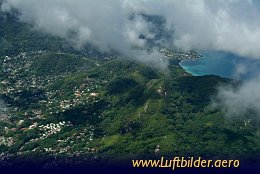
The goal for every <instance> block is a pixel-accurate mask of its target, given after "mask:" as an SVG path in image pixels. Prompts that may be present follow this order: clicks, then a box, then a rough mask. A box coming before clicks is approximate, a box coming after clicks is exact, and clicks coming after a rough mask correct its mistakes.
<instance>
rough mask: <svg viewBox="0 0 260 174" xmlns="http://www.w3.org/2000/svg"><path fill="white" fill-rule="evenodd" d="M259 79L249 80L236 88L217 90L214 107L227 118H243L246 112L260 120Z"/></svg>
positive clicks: (225, 87) (227, 87)
mask: <svg viewBox="0 0 260 174" xmlns="http://www.w3.org/2000/svg"><path fill="white" fill-rule="evenodd" d="M259 89H260V77H257V78H254V79H251V80H249V81H247V82H244V83H242V84H240V85H239V86H236V87H231V86H224V87H221V88H220V89H219V93H218V96H217V98H216V101H215V103H214V104H213V106H214V107H220V108H222V110H223V111H225V113H226V115H227V116H228V117H234V116H245V115H246V114H247V113H248V111H253V112H255V115H256V117H258V118H260V102H259V101H260V93H259Z"/></svg>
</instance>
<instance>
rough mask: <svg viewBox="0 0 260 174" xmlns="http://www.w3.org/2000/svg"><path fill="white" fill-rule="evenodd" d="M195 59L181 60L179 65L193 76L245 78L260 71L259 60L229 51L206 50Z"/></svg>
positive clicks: (251, 76)
mask: <svg viewBox="0 0 260 174" xmlns="http://www.w3.org/2000/svg"><path fill="white" fill-rule="evenodd" d="M201 54H202V55H203V57H202V58H201V59H197V60H183V61H182V62H181V63H180V65H181V67H182V68H183V69H185V70H186V71H187V72H189V73H191V74H192V75H194V76H204V75H218V76H220V77H226V78H235V79H241V80H247V79H250V78H253V77H254V76H255V74H256V72H260V61H259V60H253V59H248V58H243V57H240V56H237V55H234V54H231V53H226V52H216V51H210V52H209V51H207V52H201Z"/></svg>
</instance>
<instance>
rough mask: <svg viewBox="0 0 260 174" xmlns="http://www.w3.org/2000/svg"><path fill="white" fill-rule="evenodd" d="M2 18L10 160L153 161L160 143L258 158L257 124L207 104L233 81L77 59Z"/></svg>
mask: <svg viewBox="0 0 260 174" xmlns="http://www.w3.org/2000/svg"><path fill="white" fill-rule="evenodd" d="M0 16H1V17H0V57H1V62H0V70H1V72H0V81H1V84H0V96H1V101H3V102H2V103H3V104H1V108H2V109H1V110H0V111H1V112H0V114H1V117H0V154H1V153H2V154H3V155H4V156H5V157H6V156H7V157H8V159H9V162H13V161H15V159H23V160H25V161H26V160H30V159H40V160H42V161H44V162H48V161H45V160H46V159H48V158H50V159H52V160H53V158H52V157H55V159H56V160H58V159H65V158H68V157H71V158H72V159H74V158H75V160H79V158H80V160H82V159H83V158H81V157H84V158H85V159H92V158H94V159H97V158H98V159H103V158H105V159H106V158H115V159H117V158H132V157H136V158H138V157H150V156H154V155H155V153H154V150H155V148H156V146H157V145H160V154H161V155H165V156H171V155H175V156H181V155H186V156H204V157H225V158H227V157H234V156H235V157H248V156H253V157H255V156H257V155H256V154H259V152H260V139H259V138H260V137H259V136H260V134H259V123H258V122H257V120H251V119H248V118H246V117H241V118H235V119H232V120H231V119H228V118H227V117H225V113H223V112H222V111H221V110H220V109H219V110H218V109H214V110H213V109H212V108H211V107H210V104H211V101H212V100H213V99H214V97H215V95H216V89H217V87H218V86H219V85H221V84H227V83H230V80H228V79H222V78H220V77H217V76H204V77H193V76H191V75H190V74H188V73H186V72H185V71H184V70H183V69H182V68H181V67H180V66H178V63H176V62H179V61H180V60H178V59H176V58H172V59H171V61H170V62H171V64H170V65H169V73H164V72H160V71H159V70H156V69H153V68H151V67H149V66H146V65H142V64H139V63H137V62H132V61H128V60H124V59H120V58H115V57H107V58H106V59H101V58H98V59H97V56H93V57H92V56H86V55H88V54H78V51H75V50H74V51H71V50H70V49H66V48H70V47H69V46H68V47H63V46H64V45H66V44H68V43H66V41H64V40H61V39H59V38H54V37H51V36H47V37H46V35H45V34H41V33H38V32H35V31H31V30H30V29H28V26H26V25H25V24H23V23H21V22H18V21H17V20H16V19H14V18H13V17H11V16H9V17H8V16H6V15H3V14H1V15H0ZM2 110H3V111H2ZM249 114H251V113H249ZM56 162H57V161H56Z"/></svg>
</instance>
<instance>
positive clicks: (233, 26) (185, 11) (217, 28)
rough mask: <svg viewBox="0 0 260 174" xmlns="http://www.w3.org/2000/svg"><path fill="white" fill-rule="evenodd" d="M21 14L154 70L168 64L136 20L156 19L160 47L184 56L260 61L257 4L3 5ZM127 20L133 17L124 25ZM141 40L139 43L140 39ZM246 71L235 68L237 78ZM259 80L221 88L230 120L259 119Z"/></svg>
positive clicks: (65, 0) (49, 1) (180, 0)
mask: <svg viewBox="0 0 260 174" xmlns="http://www.w3.org/2000/svg"><path fill="white" fill-rule="evenodd" d="M12 7H14V8H17V9H19V10H20V12H21V17H20V18H21V20H22V21H24V22H27V23H31V24H33V25H34V27H35V28H36V29H39V30H42V31H45V32H48V33H51V34H53V35H57V36H60V37H65V38H66V37H67V36H68V33H69V32H70V31H72V30H73V31H76V32H77V33H78V36H77V37H76V38H74V40H72V41H73V42H74V44H75V45H77V46H78V47H80V46H81V45H83V44H84V43H91V44H93V45H95V46H97V47H99V48H100V50H103V51H110V50H113V51H116V52H118V53H119V54H121V55H122V56H123V57H127V58H132V59H136V60H139V61H141V62H144V63H148V64H150V65H154V66H157V67H159V68H166V67H167V62H166V61H165V60H164V59H163V57H162V55H160V54H159V53H158V51H157V50H156V49H151V50H152V51H150V52H149V51H147V41H148V40H149V39H153V38H154V37H155V35H154V34H155V33H153V32H151V31H152V29H153V28H154V27H155V25H154V24H153V23H151V22H148V21H147V20H145V19H144V18H143V17H142V16H141V15H140V14H141V13H142V14H147V15H160V16H162V17H164V18H165V20H166V24H165V26H164V28H165V30H166V31H173V32H171V33H170V36H171V37H170V38H168V40H167V41H166V40H160V41H158V42H159V43H162V44H165V45H167V46H177V47H179V48H181V49H184V50H189V49H198V50H215V51H226V52H231V53H234V54H238V55H240V56H243V57H247V58H253V59H260V39H259V38H260V2H259V1H257V0H236V1H234V0H218V1H216V0H196V1H195V0H95V1H94V0H6V1H5V3H4V5H3V9H4V10H10V9H11V8H12ZM131 15H135V17H134V18H132V20H129V17H130V16H131ZM140 36H142V37H140ZM246 71H247V69H245V67H244V66H243V65H240V67H238V69H237V74H238V76H240V75H241V74H243V73H244V72H246ZM259 89H260V80H259V78H256V79H253V80H251V81H249V82H246V83H245V84H243V85H242V86H241V87H239V88H238V89H233V88H222V90H220V92H219V98H220V99H221V100H220V101H221V103H222V104H223V108H226V111H227V112H228V113H231V114H235V113H245V111H246V110H247V109H248V108H253V109H255V110H257V111H259V113H260V109H259V108H260V105H259V103H260V102H259V101H260V95H259V91H258V90H259Z"/></svg>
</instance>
